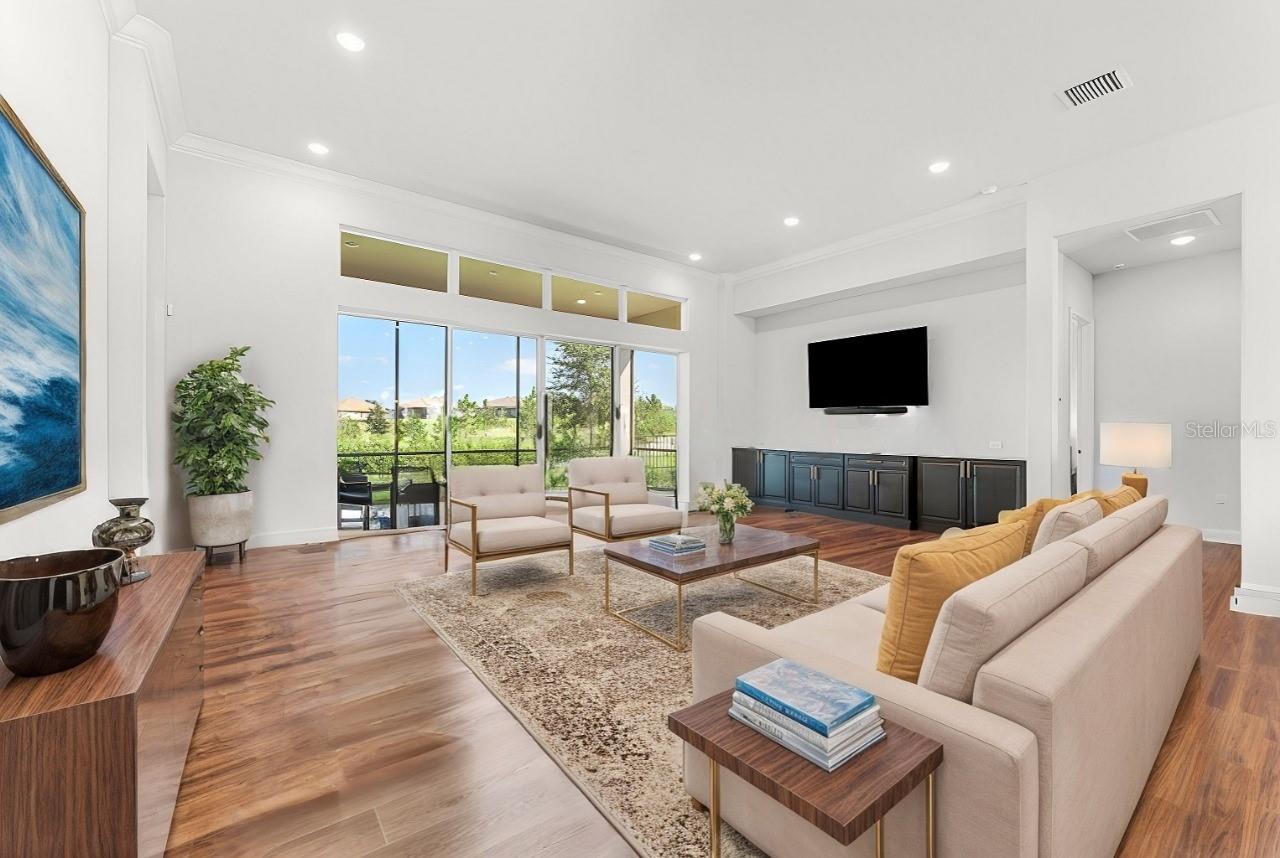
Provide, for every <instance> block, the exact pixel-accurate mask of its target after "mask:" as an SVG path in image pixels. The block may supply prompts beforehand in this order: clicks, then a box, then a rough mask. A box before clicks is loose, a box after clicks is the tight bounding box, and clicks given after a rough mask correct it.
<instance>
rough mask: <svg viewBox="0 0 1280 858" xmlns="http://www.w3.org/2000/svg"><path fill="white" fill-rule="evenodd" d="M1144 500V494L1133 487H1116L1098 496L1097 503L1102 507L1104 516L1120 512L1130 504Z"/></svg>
mask: <svg viewBox="0 0 1280 858" xmlns="http://www.w3.org/2000/svg"><path fill="white" fill-rule="evenodd" d="M1140 500H1142V493H1141V492H1139V491H1138V490H1137V489H1135V488H1133V487H1132V486H1116V487H1115V488H1114V489H1111V490H1110V491H1105V492H1103V493H1102V494H1100V495H1098V497H1097V501H1098V503H1099V504H1101V506H1102V514H1103V516H1108V515H1112V514H1113V513H1116V512H1119V511H1120V510H1122V509H1124V508H1125V507H1127V506H1129V505H1130V504H1135V503H1137V502H1138V501H1140Z"/></svg>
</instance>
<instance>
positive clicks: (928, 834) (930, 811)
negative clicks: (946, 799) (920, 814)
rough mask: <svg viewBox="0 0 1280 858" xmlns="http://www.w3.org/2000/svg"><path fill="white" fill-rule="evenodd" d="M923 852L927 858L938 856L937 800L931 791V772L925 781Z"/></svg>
mask: <svg viewBox="0 0 1280 858" xmlns="http://www.w3.org/2000/svg"><path fill="white" fill-rule="evenodd" d="M924 803H925V841H924V845H925V850H926V854H927V855H928V856H929V858H935V856H937V854H938V821H937V814H938V800H937V797H936V796H935V795H934V791H933V772H929V777H928V778H926V779H925V794H924Z"/></svg>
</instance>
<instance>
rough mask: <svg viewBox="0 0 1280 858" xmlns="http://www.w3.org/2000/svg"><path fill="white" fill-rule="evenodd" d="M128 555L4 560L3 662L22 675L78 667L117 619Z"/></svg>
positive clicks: (95, 552)
mask: <svg viewBox="0 0 1280 858" xmlns="http://www.w3.org/2000/svg"><path fill="white" fill-rule="evenodd" d="M123 564H124V552H123V551H120V550H119V549H117V548H93V549H86V550H81V551H59V552H56V553H54V554H41V555H37V556H34V557H15V558H13V559H12V560H5V561H0V660H3V661H4V665H5V667H7V668H9V670H11V671H13V672H14V673H16V674H17V675H19V676H44V675H46V674H49V673H57V672H59V671H62V670H67V669H69V668H72V667H75V666H76V665H77V664H80V663H81V662H83V661H85V660H87V659H88V658H90V657H91V656H92V655H93V654H94V653H96V652H97V651H98V647H100V646H101V645H102V641H103V639H104V638H106V636H107V632H108V631H109V630H110V629H111V622H112V620H114V619H115V616H116V599H117V594H118V592H119V589H120V575H121V573H122V571H123V570H122V567H123Z"/></svg>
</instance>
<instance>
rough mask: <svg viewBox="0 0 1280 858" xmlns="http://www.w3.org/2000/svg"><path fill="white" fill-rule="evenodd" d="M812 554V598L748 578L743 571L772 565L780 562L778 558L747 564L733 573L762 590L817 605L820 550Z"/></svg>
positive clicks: (736, 577)
mask: <svg viewBox="0 0 1280 858" xmlns="http://www.w3.org/2000/svg"><path fill="white" fill-rule="evenodd" d="M793 556H795V557H804V556H805V555H804V554H796V555H793ZM810 556H812V557H813V598H811V599H806V598H805V597H804V596H797V595H795V594H793V593H788V592H787V591H785V590H780V589H778V588H777V587H772V586H770V585H768V584H762V583H761V582H759V581H754V580H752V579H751V578H748V577H746V576H745V575H743V574H742V573H743V572H746V571H747V570H748V569H758V568H759V567H761V566H772V565H773V564H774V563H777V562H779V561H777V560H770V561H768V562H765V563H756V564H754V565H752V566H746V567H744V568H742V569H739V570H737V571H735V572H733V573H732V575H733V577H734V578H735V579H736V580H738V581H741V582H742V583H744V584H750V585H751V586H752V587H759V588H760V589H761V590H767V591H769V592H770V593H773V594H775V595H778V596H785V597H787V598H788V599H790V600H791V601H793V602H799V603H800V604H802V605H816V604H818V552H816V551H814V552H812V554H811V555H810Z"/></svg>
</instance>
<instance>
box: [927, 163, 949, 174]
mask: <svg viewBox="0 0 1280 858" xmlns="http://www.w3.org/2000/svg"><path fill="white" fill-rule="evenodd" d="M950 166H951V162H950V161H934V162H933V163H932V164H930V165H929V172H930V173H933V174H934V175H935V176H936V175H938V174H939V173H945V172H947V169H948V168H949V167H950Z"/></svg>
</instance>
